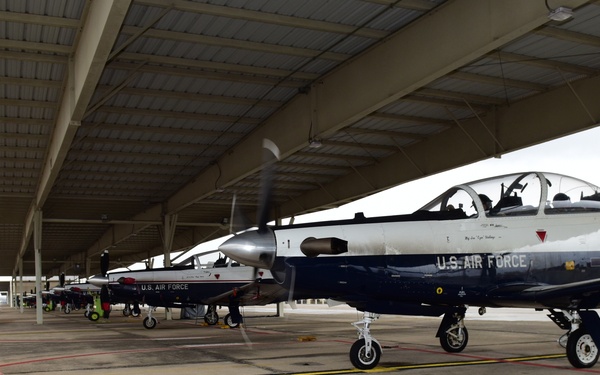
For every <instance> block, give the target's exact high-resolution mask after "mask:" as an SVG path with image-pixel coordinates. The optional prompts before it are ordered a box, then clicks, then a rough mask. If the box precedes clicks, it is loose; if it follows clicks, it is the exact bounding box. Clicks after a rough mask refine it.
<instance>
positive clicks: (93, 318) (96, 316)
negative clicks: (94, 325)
mask: <svg viewBox="0 0 600 375" xmlns="http://www.w3.org/2000/svg"><path fill="white" fill-rule="evenodd" d="M89 319H90V320H91V321H92V322H95V321H97V320H98V319H100V314H99V313H97V312H96V311H92V312H91V313H90V316H89Z"/></svg>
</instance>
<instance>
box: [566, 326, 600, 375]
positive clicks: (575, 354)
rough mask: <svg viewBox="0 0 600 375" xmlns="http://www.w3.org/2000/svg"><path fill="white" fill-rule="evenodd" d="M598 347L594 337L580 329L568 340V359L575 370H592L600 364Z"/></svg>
mask: <svg viewBox="0 0 600 375" xmlns="http://www.w3.org/2000/svg"><path fill="white" fill-rule="evenodd" d="M599 353H600V352H599V351H598V346H596V343H595V342H594V339H592V336H591V335H590V334H589V333H588V332H587V331H586V330H585V329H584V328H579V329H578V330H576V331H574V332H572V333H571V334H570V335H569V338H568V339H567V359H568V360H569V362H570V363H571V365H573V367H575V368H590V367H592V366H594V365H595V364H596V362H598V354H599Z"/></svg>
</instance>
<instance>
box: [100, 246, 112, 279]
mask: <svg viewBox="0 0 600 375" xmlns="http://www.w3.org/2000/svg"><path fill="white" fill-rule="evenodd" d="M109 264H110V259H109V256H108V250H104V252H103V253H102V254H101V255H100V273H101V274H102V276H104V277H106V276H107V275H108V267H109Z"/></svg>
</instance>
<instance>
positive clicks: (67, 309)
mask: <svg viewBox="0 0 600 375" xmlns="http://www.w3.org/2000/svg"><path fill="white" fill-rule="evenodd" d="M64 313H65V314H70V313H71V306H70V305H65V310H64Z"/></svg>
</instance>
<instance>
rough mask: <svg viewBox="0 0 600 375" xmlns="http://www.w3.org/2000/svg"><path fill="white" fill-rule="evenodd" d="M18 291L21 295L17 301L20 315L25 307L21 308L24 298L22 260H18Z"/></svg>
mask: <svg viewBox="0 0 600 375" xmlns="http://www.w3.org/2000/svg"><path fill="white" fill-rule="evenodd" d="M19 291H20V293H21V295H20V296H19V299H20V300H21V301H20V303H19V305H20V306H21V307H20V310H21V314H22V313H23V311H24V310H25V307H23V296H25V291H24V290H23V258H19Z"/></svg>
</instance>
